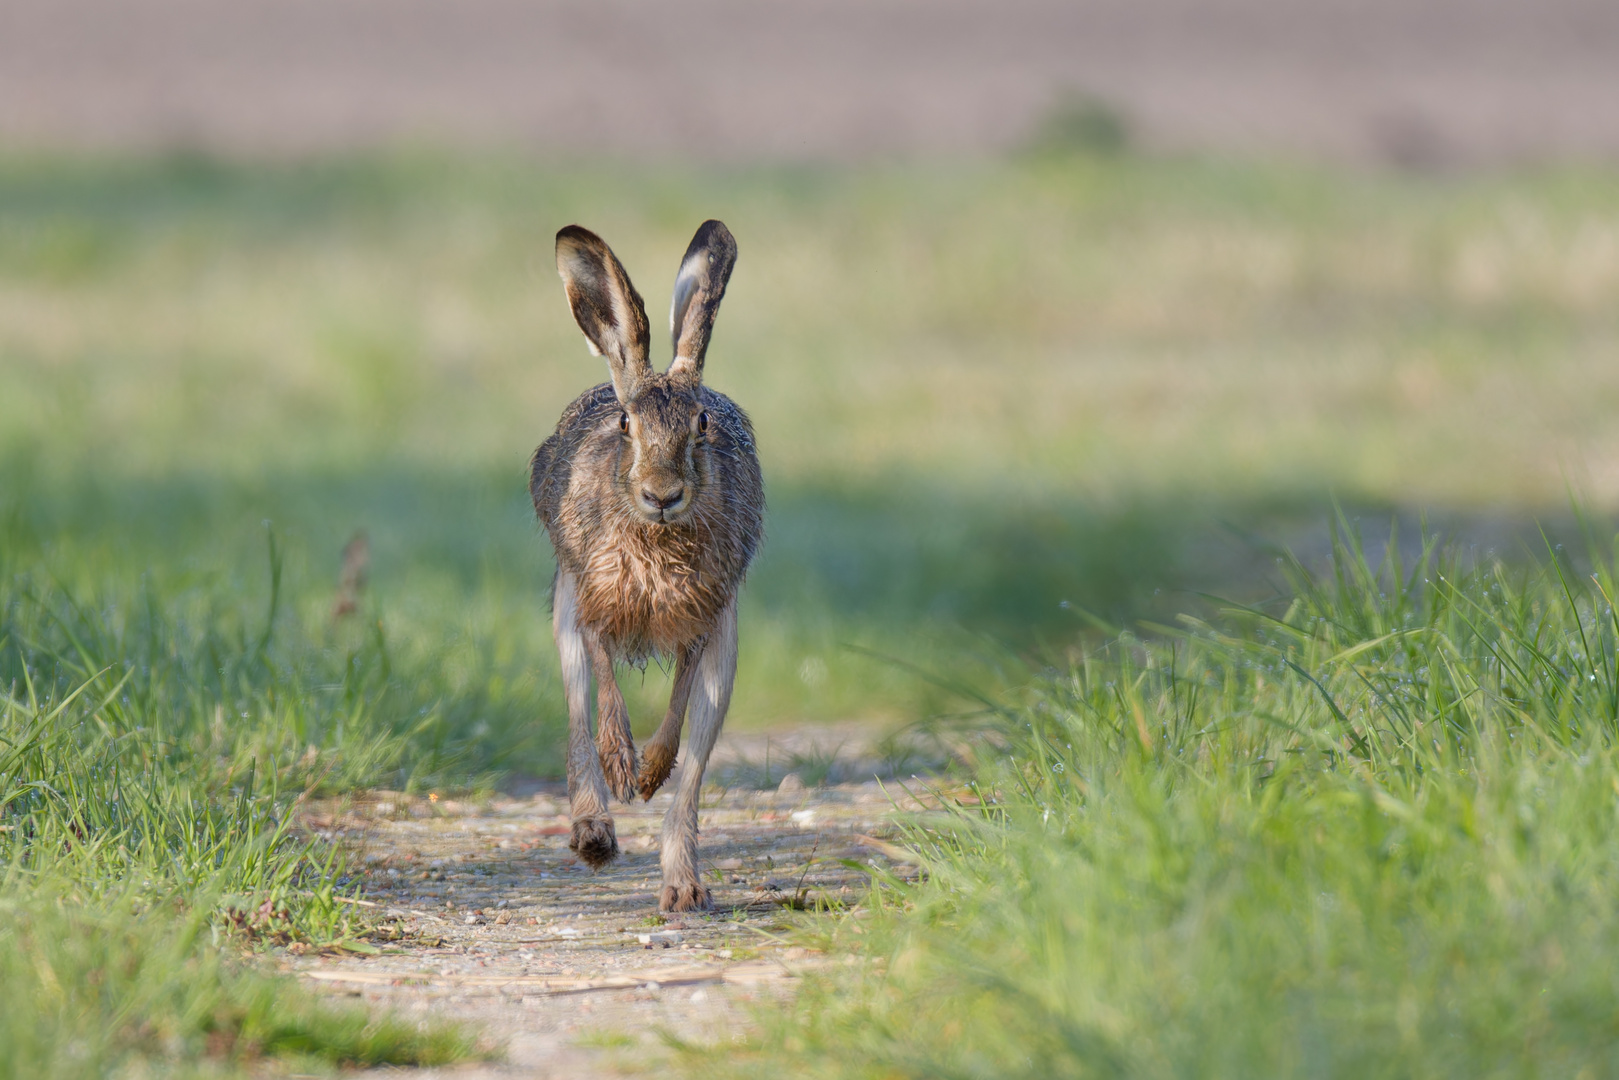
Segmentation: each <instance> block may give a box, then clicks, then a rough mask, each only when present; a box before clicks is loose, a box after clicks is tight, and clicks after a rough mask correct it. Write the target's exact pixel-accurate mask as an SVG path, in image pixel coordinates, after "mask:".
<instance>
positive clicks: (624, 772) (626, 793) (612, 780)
mask: <svg viewBox="0 0 1619 1080" xmlns="http://www.w3.org/2000/svg"><path fill="white" fill-rule="evenodd" d="M601 762H602V772H603V773H604V774H606V776H607V787H608V790H610V791H611V792H612V793H613V797H614V798H616V799H622V800H623V801H624V802H634V801H635V746H634V744H632V743H628V742H617V741H614V742H613V743H612V744H611V745H609V746H604V747H602V748H601Z"/></svg>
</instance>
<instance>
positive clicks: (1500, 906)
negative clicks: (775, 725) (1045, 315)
mask: <svg viewBox="0 0 1619 1080" xmlns="http://www.w3.org/2000/svg"><path fill="white" fill-rule="evenodd" d="M1600 554H1601V553H1600V552H1599V553H1598V569H1597V572H1596V573H1595V574H1594V575H1593V576H1591V577H1589V578H1585V577H1581V576H1577V575H1574V574H1572V573H1571V572H1570V571H1569V567H1568V566H1567V564H1566V563H1564V562H1563V561H1562V560H1556V561H1553V560H1551V559H1548V560H1546V561H1543V562H1542V563H1541V564H1540V565H1538V566H1533V567H1529V568H1523V567H1519V568H1512V567H1508V566H1505V565H1502V564H1500V563H1484V564H1479V565H1474V566H1471V567H1469V566H1468V565H1466V564H1465V563H1463V562H1459V561H1457V560H1456V559H1455V558H1452V557H1449V556H1447V555H1445V554H1443V553H1440V554H1435V553H1433V552H1432V551H1431V550H1430V551H1429V552H1428V553H1427V554H1426V555H1425V556H1424V557H1420V558H1418V559H1416V560H1409V559H1407V560H1404V562H1403V566H1402V560H1401V558H1400V556H1399V554H1398V550H1397V549H1396V548H1393V547H1392V546H1391V552H1390V556H1389V557H1388V558H1387V559H1385V560H1383V561H1382V562H1381V565H1380V566H1379V565H1378V561H1377V560H1375V559H1374V560H1368V559H1366V558H1365V557H1364V556H1363V555H1362V553H1361V552H1360V551H1358V550H1356V549H1355V548H1354V546H1353V545H1352V544H1348V543H1346V544H1344V545H1341V546H1340V547H1339V548H1338V550H1337V552H1336V559H1335V562H1334V566H1333V569H1332V570H1331V571H1330V572H1329V574H1328V575H1327V576H1326V577H1325V579H1317V578H1314V577H1312V576H1311V575H1310V573H1309V572H1308V571H1307V570H1305V569H1304V568H1303V567H1302V566H1299V565H1297V564H1296V563H1290V564H1288V565H1287V566H1286V569H1287V572H1288V576H1289V578H1290V579H1291V584H1292V587H1291V588H1290V590H1289V591H1288V592H1287V593H1286V594H1285V595H1284V596H1282V597H1281V598H1280V599H1278V600H1276V601H1275V602H1273V603H1268V604H1264V605H1261V606H1259V607H1237V608H1232V609H1230V610H1228V611H1226V612H1224V613H1223V614H1222V615H1221V616H1220V617H1219V618H1218V619H1216V620H1215V621H1214V622H1212V623H1200V622H1198V621H1196V620H1192V621H1190V622H1189V623H1188V624H1187V625H1186V626H1185V627H1183V628H1182V630H1181V631H1179V632H1176V633H1165V634H1163V635H1162V636H1160V637H1156V638H1154V639H1152V640H1145V639H1141V638H1138V637H1134V636H1131V635H1125V636H1123V637H1120V638H1117V639H1115V640H1114V641H1112V642H1110V643H1108V644H1107V645H1106V646H1105V647H1103V648H1098V649H1097V650H1095V651H1093V652H1089V653H1087V654H1086V655H1085V656H1083V657H1082V658H1081V659H1080V660H1079V661H1078V662H1076V663H1075V665H1074V666H1073V667H1072V668H1071V669H1069V670H1066V671H1062V672H1051V673H1049V674H1047V675H1045V676H1042V677H1039V678H1037V679H1036V680H1034V681H1033V682H1032V683H1031V684H1030V685H1029V686H1028V687H1027V691H1026V694H1025V695H1024V696H1023V698H1022V699H1021V700H1020V701H1018V702H1017V703H1015V704H1012V705H1005V706H998V707H996V708H995V709H994V710H993V712H992V714H991V715H992V722H991V723H990V725H989V728H988V731H987V732H986V735H985V741H984V742H983V743H982V744H981V745H982V746H983V749H982V750H981V752H980V755H979V758H978V762H977V768H976V773H975V784H974V792H975V796H974V797H973V798H970V799H967V800H965V805H959V806H957V808H956V809H954V810H953V811H950V812H941V813H937V814H932V815H926V816H923V817H921V818H919V819H918V820H916V821H915V822H914V823H913V824H912V825H911V826H910V827H909V838H910V841H911V843H912V845H913V846H914V848H915V849H916V850H917V851H918V852H919V853H920V856H921V858H922V859H923V861H924V864H925V868H926V881H925V883H923V884H920V885H916V886H903V885H900V884H898V883H897V882H889V883H887V884H886V885H884V886H883V887H881V888H880V889H879V891H878V892H877V893H876V894H875V901H876V902H875V904H874V907H873V908H872V909H871V910H869V911H866V912H862V913H859V915H857V916H856V917H848V918H844V919H842V920H841V921H837V922H835V923H834V924H833V929H832V937H833V940H834V941H836V942H838V943H839V945H841V946H843V947H852V948H854V949H856V950H858V951H860V952H862V953H863V954H864V956H865V958H866V961H867V962H866V963H865V964H864V965H863V966H862V967H861V968H860V969H859V974H858V976H851V977H847V978H843V979H839V980H835V981H833V982H832V983H830V984H828V985H827V986H825V987H824V988H821V989H818V990H815V991H812V992H810V993H808V994H806V995H805V996H804V997H803V998H802V999H801V1001H800V1002H799V1005H798V1007H797V1008H796V1009H795V1010H791V1011H789V1012H788V1013H787V1015H785V1016H781V1015H779V1014H777V1015H774V1016H771V1015H765V1016H764V1017H763V1019H764V1021H765V1023H766V1024H767V1029H766V1034H765V1036H764V1037H763V1038H762V1039H761V1040H760V1042H759V1043H758V1044H756V1045H755V1047H754V1048H753V1053H752V1054H750V1055H747V1056H745V1057H742V1058H740V1059H738V1060H737V1061H736V1067H737V1068H738V1069H739V1072H738V1075H742V1074H744V1073H745V1074H747V1075H756V1074H757V1072H758V1071H759V1070H761V1069H764V1070H766V1071H776V1070H777V1069H788V1068H789V1067H790V1071H792V1072H793V1074H794V1075H800V1076H827V1077H832V1076H840V1077H843V1076H847V1077H854V1076H868V1077H885V1078H888V1077H909V1076H915V1077H940V1076H949V1077H990V1076H993V1077H1014V1076H1026V1077H1054V1076H1076V1077H1093V1076H1120V1077H1123V1076H1129V1077H1194V1076H1196V1077H1252V1076H1267V1077H1284V1076H1287V1077H1292V1076H1299V1077H1305V1076H1310V1077H1316V1076H1321V1077H1333V1076H1342V1077H1371V1076H1400V1077H1509V1076H1510V1077H1528V1076H1546V1077H1552V1076H1559V1077H1567V1076H1581V1077H1584V1076H1607V1075H1612V1073H1613V1072H1614V1070H1615V1068H1616V1067H1619V973H1616V969H1615V967H1614V965H1613V963H1612V957H1613V955H1614V949H1615V947H1616V946H1619V911H1616V909H1615V906H1614V903H1613V897H1614V895H1615V888H1616V887H1619V616H1616V614H1615V611H1614V607H1613V603H1612V598H1613V597H1614V596H1615V591H1614V588H1615V577H1614V564H1613V562H1612V560H1611V559H1609V558H1601V557H1600ZM1374 566H1376V567H1377V568H1376V569H1373V567H1374ZM980 800H981V801H980ZM879 881H881V879H880V878H879ZM862 916H863V917H862ZM761 1059H762V1060H761ZM709 1075H711V1073H709Z"/></svg>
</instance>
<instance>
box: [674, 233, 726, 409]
mask: <svg viewBox="0 0 1619 1080" xmlns="http://www.w3.org/2000/svg"><path fill="white" fill-rule="evenodd" d="M735 265H736V237H734V236H732V235H731V230H730V229H727V228H726V227H725V223H724V222H723V221H713V220H710V221H705V222H703V223H702V225H700V226H698V228H697V235H696V236H693V237H692V238H691V244H690V246H688V247H687V248H686V255H685V257H684V258H682V259H681V260H680V273H679V274H678V275H676V277H675V298H674V302H673V303H672V304H670V305H669V330H670V332H671V333H672V334H673V336H674V339H675V359H674V362H673V363H672V364H670V365H669V376H670V378H673V379H680V380H684V381H687V382H689V383H692V384H693V385H695V384H697V383H700V382H702V381H703V360H704V358H705V357H706V356H707V355H708V338H709V335H710V334H712V333H713V331H714V316H715V315H717V314H719V310H720V301H721V300H723V299H725V285H726V283H727V282H729V281H730V280H731V268H732V267H734V266H735Z"/></svg>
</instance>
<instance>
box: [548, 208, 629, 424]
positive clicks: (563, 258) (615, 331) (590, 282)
mask: <svg viewBox="0 0 1619 1080" xmlns="http://www.w3.org/2000/svg"><path fill="white" fill-rule="evenodd" d="M557 273H558V274H560V275H562V287H563V289H564V290H566V292H567V294H568V306H569V307H570V308H572V309H573V318H574V321H575V322H577V323H578V324H579V329H581V330H583V331H584V332H585V340H587V341H589V342H590V351H591V352H593V353H595V354H596V355H597V356H601V357H605V358H606V359H607V372H608V374H609V375H611V376H612V377H613V392H614V393H615V394H617V395H618V400H619V403H620V404H623V405H628V404H629V403H630V402H631V401H633V400H635V395H636V394H637V393H638V392H639V391H640V388H641V384H642V382H643V381H645V380H646V378H647V377H648V376H650V375H651V374H652V363H651V361H650V360H649V359H648V358H647V354H648V353H649V352H650V346H651V344H652V331H651V327H650V326H648V324H647V321H646V307H645V306H644V305H643V304H642V303H641V294H640V293H638V292H636V291H635V286H634V285H631V284H630V276H629V275H628V274H626V273H625V272H624V266H623V264H622V263H620V262H619V261H618V256H616V255H614V254H613V249H612V248H610V247H608V246H607V244H606V242H604V241H603V240H602V238H601V237H599V236H597V235H596V234H595V233H593V232H591V231H590V230H589V229H582V228H580V227H579V226H578V225H569V226H568V227H567V228H566V229H563V230H562V231H561V232H559V233H557Z"/></svg>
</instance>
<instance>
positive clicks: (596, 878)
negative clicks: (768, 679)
mask: <svg viewBox="0 0 1619 1080" xmlns="http://www.w3.org/2000/svg"><path fill="white" fill-rule="evenodd" d="M786 742H788V743H789V744H791V742H792V737H791V736H789V737H787V739H786ZM730 753H731V754H732V756H733V758H734V757H736V756H737V752H736V750H735V749H734V747H733V748H731V749H730ZM672 790H673V782H671V784H669V785H667V786H666V787H665V790H664V792H662V793H660V794H658V795H657V796H655V797H654V798H653V799H652V800H651V802H649V803H637V804H636V805H635V806H633V807H622V806H621V807H618V808H616V809H615V814H616V822H617V832H618V837H619V842H620V846H621V848H622V850H623V854H622V855H621V857H620V858H619V859H618V861H617V862H615V863H614V864H612V865H611V866H609V867H608V868H606V869H605V870H603V871H601V872H592V871H590V870H589V869H588V868H586V867H585V866H584V865H583V864H582V863H580V862H579V861H578V860H577V859H576V858H575V857H574V856H573V854H572V853H571V852H569V851H568V849H567V842H568V835H569V828H568V817H567V800H566V796H565V793H564V792H563V790H562V789H561V787H560V785H545V786H539V787H538V790H535V791H534V792H533V794H532V795H530V796H527V797H521V798H518V797H510V796H501V797H497V798H495V799H493V800H490V801H488V802H485V803H467V802H457V801H455V800H450V799H434V798H432V797H429V798H425V799H416V798H408V797H404V796H399V795H393V794H388V793H381V794H372V795H369V796H366V797H365V798H364V799H361V800H358V801H356V800H346V801H344V802H343V803H340V804H334V805H330V806H325V807H317V808H315V809H313V810H312V811H311V812H310V813H309V814H308V815H307V817H306V819H305V824H306V826H308V827H310V828H312V829H315V830H318V831H320V832H322V833H323V834H324V835H328V836H330V837H332V838H334V839H337V840H340V841H341V842H344V843H346V844H347V845H349V846H350V847H352V848H354V849H355V851H356V855H357V857H358V864H359V865H363V866H364V867H365V876H366V886H365V889H366V891H365V896H366V901H365V903H366V904H367V905H369V908H368V913H369V914H371V915H372V916H374V917H376V918H377V919H379V920H382V921H383V922H385V923H389V924H391V925H392V926H393V927H395V928H397V931H398V932H399V933H400V934H402V938H401V940H400V941H399V942H398V943H396V944H383V945H381V946H380V948H381V949H382V951H381V953H380V954H378V955H375V956H350V955H336V956H334V955H322V956H315V955H288V956H286V957H285V960H284V963H285V965H286V966H287V967H288V968H289V969H290V970H292V971H295V972H296V973H297V974H298V975H299V976H300V977H301V978H303V979H304V980H306V981H307V982H308V983H309V985H311V986H312V987H315V988H316V989H318V990H319V991H321V992H323V993H328V994H332V995H335V996H339V997H358V998H363V999H364V1000H365V1001H366V1002H367V1003H369V1004H370V1005H371V1006H372V1007H374V1008H388V1009H393V1010H396V1011H398V1012H401V1013H403V1014H405V1015H407V1016H409V1015H420V1016H426V1015H432V1016H436V1017H445V1018H453V1019H456V1020H460V1021H464V1022H467V1023H469V1024H472V1025H474V1026H475V1027H476V1028H477V1029H478V1030H479V1031H481V1032H482V1036H483V1041H484V1045H485V1046H486V1047H488V1048H489V1049H490V1050H491V1051H493V1052H494V1054H495V1060H493V1061H491V1062H488V1063H483V1064H478V1065H474V1066H462V1067H459V1068H456V1069H451V1070H445V1071H444V1074H445V1075H454V1076H458V1077H468V1076H477V1077H484V1076H488V1077H525V1078H531V1077H562V1076H569V1077H577V1076H612V1075H639V1074H641V1073H644V1072H646V1071H649V1070H652V1069H654V1068H656V1067H657V1066H658V1065H659V1063H660V1062H662V1061H664V1060H665V1059H666V1058H667V1057H668V1055H669V1054H670V1053H671V1052H672V1051H670V1050H669V1048H668V1044H667V1043H666V1042H665V1040H664V1038H663V1033H665V1032H672V1033H675V1034H677V1035H678V1036H679V1037H680V1038H682V1039H684V1040H687V1041H695V1042H698V1043H702V1044H710V1045H711V1044H715V1043H721V1042H724V1041H726V1040H729V1039H732V1038H734V1037H736V1036H738V1035H739V1034H741V1033H742V1032H744V1031H745V1030H746V1028H747V1025H748V1024H749V1023H750V1022H751V1020H750V1018H751V1016H752V1015H753V1009H754V1007H755V1006H757V1005H759V1004H760V1003H767V1002H768V1001H770V1000H772V999H773V998H775V997H777V996H779V995H783V994H790V993H792V992H793V989H794V985H795V983H796V981H797V980H798V979H799V978H800V977H801V976H802V975H804V974H805V973H807V972H810V971H814V970H817V969H819V968H822V967H825V966H826V965H828V964H831V963H833V962H834V960H833V959H832V958H829V957H826V956H822V955H820V954H818V953H815V952H813V951H810V950H806V949H805V948H804V947H802V946H799V945H795V944H793V943H792V942H791V941H790V940H789V939H788V932H789V931H790V929H791V927H790V923H791V921H792V919H793V918H794V917H795V916H796V912H797V911H798V910H801V909H802V908H804V907H805V906H810V907H813V906H815V905H818V904H819V905H829V906H841V905H848V904H851V903H854V902H857V901H858V900H859V899H860V898H861V897H862V896H863V895H864V892H865V890H866V889H867V887H868V885H869V881H870V878H869V876H868V875H867V874H866V873H864V872H863V871H862V870H861V869H858V868H857V867H858V866H861V865H875V866H880V867H882V868H884V869H885V870H887V871H889V872H892V873H897V874H900V875H902V876H903V875H906V874H908V873H910V872H912V871H911V869H910V868H909V867H908V866H906V865H905V863H904V862H903V859H902V856H901V853H900V852H899V850H898V849H897V848H895V847H893V846H892V845H891V844H889V843H888V842H887V841H886V840H885V838H884V837H885V834H886V833H887V832H888V830H889V828H890V827H891V826H890V821H891V817H892V815H893V814H894V813H895V812H896V809H897V808H898V807H899V806H900V805H901V804H900V803H896V801H895V799H894V798H893V797H892V796H894V795H898V796H899V798H900V800H901V801H902V803H903V804H904V805H905V806H908V807H910V808H912V809H914V808H916V807H917V806H918V805H919V804H918V803H917V802H915V801H914V800H912V799H910V798H909V797H907V796H906V794H905V792H904V790H903V789H901V788H899V787H896V786H894V785H893V784H892V783H890V784H888V785H880V784H879V783H878V782H877V781H875V780H873V781H868V782H866V783H848V784H840V785H836V786H830V787H819V788H806V787H804V786H802V784H801V783H799V781H798V778H797V777H796V775H794V776H793V778H792V779H787V780H784V782H783V784H782V785H780V786H778V788H777V789H775V790H755V789H748V788H732V789H725V788H721V787H717V786H716V787H711V788H710V789H709V791H708V797H707V798H706V799H705V802H704V806H703V809H702V812H701V828H702V849H701V851H702V858H703V866H704V876H705V880H707V881H708V882H709V884H710V886H711V888H712V889H713V891H714V896H715V901H716V905H717V906H716V910H715V911H713V912H712V913H708V914H702V915H681V916H670V917H667V918H665V917H662V916H660V915H659V914H658V912H657V890H658V884H659V870H658V833H659V830H660V828H661V822H662V818H663V813H664V811H665V810H666V809H667V808H668V805H669V802H670V799H671V796H670V794H668V792H670V791H672ZM923 797H924V798H926V796H923ZM896 860H899V861H896ZM851 862H852V863H854V864H856V865H855V866H851V865H850V863H851ZM424 1075H437V1074H434V1073H426V1074H424Z"/></svg>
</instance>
